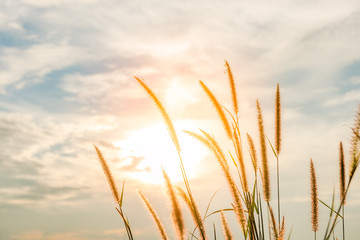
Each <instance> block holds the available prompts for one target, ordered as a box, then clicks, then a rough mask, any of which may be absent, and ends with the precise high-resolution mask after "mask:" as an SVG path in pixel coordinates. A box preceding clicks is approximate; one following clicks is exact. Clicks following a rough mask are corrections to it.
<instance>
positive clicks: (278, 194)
mask: <svg viewBox="0 0 360 240" xmlns="http://www.w3.org/2000/svg"><path fill="white" fill-rule="evenodd" d="M276 177H277V179H276V180H277V198H278V199H277V200H278V221H279V228H280V226H281V224H280V221H281V218H280V180H279V178H280V173H279V156H278V155H276ZM279 230H280V229H279Z"/></svg>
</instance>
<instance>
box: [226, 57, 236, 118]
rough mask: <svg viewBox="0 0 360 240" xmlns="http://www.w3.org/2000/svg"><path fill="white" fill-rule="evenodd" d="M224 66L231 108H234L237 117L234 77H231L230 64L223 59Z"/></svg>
mask: <svg viewBox="0 0 360 240" xmlns="http://www.w3.org/2000/svg"><path fill="white" fill-rule="evenodd" d="M225 66H226V70H227V73H228V78H229V84H230V89H231V98H232V103H233V108H234V112H235V116H236V117H237V116H238V113H239V105H238V100H237V95H236V87H235V81H234V77H233V74H232V71H231V68H230V65H229V63H228V62H227V61H225Z"/></svg>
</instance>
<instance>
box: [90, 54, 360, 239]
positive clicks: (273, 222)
mask: <svg viewBox="0 0 360 240" xmlns="http://www.w3.org/2000/svg"><path fill="white" fill-rule="evenodd" d="M225 68H226V72H227V76H228V80H229V85H230V96H231V101H232V105H233V106H232V108H230V109H232V110H231V111H230V110H228V108H225V107H224V106H223V105H221V104H220V102H219V100H218V99H217V98H216V96H215V94H214V93H213V92H212V91H211V90H210V89H209V88H208V87H207V86H206V85H205V83H204V82H202V81H200V86H201V88H202V89H203V91H204V93H205V95H206V96H207V97H208V99H209V101H210V102H211V104H212V105H213V106H214V108H215V111H216V112H217V114H218V117H219V119H220V122H221V123H222V126H223V129H224V131H225V134H226V135H227V137H228V140H227V141H230V142H231V143H232V145H231V146H232V147H231V148H230V149H227V151H224V150H223V145H225V143H222V142H219V141H218V140H217V139H216V137H215V136H213V135H211V134H209V133H208V132H206V131H204V130H201V129H200V131H199V132H195V131H193V130H186V131H185V132H186V133H187V134H188V135H189V136H191V137H193V138H195V139H197V140H198V141H200V142H201V143H203V144H204V145H205V146H206V147H207V148H208V149H209V150H210V151H211V152H212V153H213V155H214V158H215V159H216V160H217V162H218V165H219V167H220V170H221V171H222V173H223V176H224V178H225V181H226V183H227V187H228V191H229V193H230V195H231V197H232V198H231V202H230V203H229V204H230V205H231V206H232V208H231V209H218V210H216V211H214V212H212V213H210V214H205V216H204V217H202V216H201V214H200V211H199V208H198V204H197V202H196V200H195V197H194V196H193V193H192V191H191V187H190V182H189V180H188V177H187V174H186V169H185V166H184V164H183V161H182V155H181V143H180V141H179V139H178V137H177V132H176V129H175V127H174V124H173V122H172V120H171V118H170V116H169V114H168V113H167V111H166V109H165V107H164V105H163V104H162V102H161V101H160V99H159V98H158V97H157V96H156V94H155V93H154V92H153V91H152V90H151V88H150V87H148V85H147V84H146V83H145V82H144V80H141V79H140V78H138V77H135V79H136V81H137V82H138V83H139V84H140V86H141V87H142V88H143V89H144V90H145V92H146V94H147V95H148V96H149V97H150V99H152V101H153V102H154V103H155V105H156V107H157V108H158V110H159V111H160V114H161V115H162V117H163V119H164V122H165V125H166V127H167V128H168V131H169V135H170V137H171V140H172V142H173V144H174V147H175V149H176V151H177V153H178V160H179V168H180V170H181V173H182V177H183V182H184V185H185V190H183V189H182V188H180V187H179V186H175V185H173V183H171V181H170V177H171V176H170V177H169V176H168V175H167V173H166V172H165V171H164V170H163V176H164V182H165V186H166V189H167V196H168V198H169V202H170V203H171V209H170V210H169V214H170V215H171V217H172V220H173V226H174V228H175V233H176V238H177V239H179V240H183V239H189V238H191V239H202V240H207V239H208V235H209V234H208V232H209V231H210V230H208V229H206V228H205V224H204V222H205V221H206V220H207V219H208V217H209V216H212V215H217V216H218V217H219V219H220V220H221V224H222V229H223V234H224V239H235V237H233V234H232V231H231V229H230V225H229V224H228V222H227V220H226V218H225V215H224V211H231V212H232V213H233V214H234V215H235V218H236V219H237V222H238V224H239V226H238V227H239V228H240V229H241V235H242V237H241V238H239V237H236V239H245V240H247V239H249V240H265V239H268V240H272V239H274V240H283V239H285V230H286V226H285V217H284V216H281V211H280V207H281V199H280V171H279V169H280V168H279V155H280V152H281V139H282V137H281V132H282V131H281V130H282V124H281V103H280V86H279V84H277V86H276V91H275V100H274V103H275V104H274V105H275V111H274V122H275V129H274V130H275V131H274V132H275V139H274V144H272V143H271V141H270V140H269V139H268V142H267V141H266V138H267V137H266V133H265V129H264V120H263V115H262V109H261V105H260V101H259V100H257V101H256V104H254V108H256V110H257V125H258V139H257V140H254V139H253V137H251V136H250V135H249V134H248V133H247V134H246V138H247V143H248V147H247V148H244V147H243V144H242V133H241V131H240V127H239V126H240V121H239V103H238V99H237V92H236V83H235V79H234V76H233V73H232V70H231V68H230V65H229V63H228V62H227V61H226V62H225ZM352 132H353V134H352V143H351V158H350V165H349V174H348V176H349V177H348V179H347V180H346V176H345V162H346V161H345V159H344V153H343V151H344V150H343V144H342V143H340V154H339V156H340V157H339V173H340V177H339V179H340V180H339V181H340V203H339V205H338V206H335V204H334V200H333V201H332V204H331V206H329V205H328V204H326V203H325V202H326V201H322V200H320V199H319V198H318V195H317V184H316V174H315V166H314V163H313V161H312V160H310V179H309V182H310V184H311V192H310V194H309V196H310V198H311V201H310V202H311V203H310V208H311V211H312V214H311V219H309V221H311V225H312V230H313V231H314V238H315V239H316V233H317V231H318V229H319V220H318V218H319V211H318V203H319V202H320V203H322V204H324V205H325V206H327V207H328V208H329V209H330V216H329V220H328V224H327V227H326V230H325V233H324V237H323V239H326V240H327V239H330V238H334V239H335V237H336V236H335V229H336V228H337V224H338V222H339V218H341V219H342V230H343V231H342V232H343V239H345V230H344V229H345V221H344V218H345V217H344V205H345V199H346V195H347V193H348V191H349V187H350V183H351V182H352V180H353V177H354V174H355V172H356V170H357V167H358V165H359V157H360V150H359V145H360V144H359V142H360V137H359V136H360V106H359V111H358V112H357V114H356V118H355V124H354V127H353V128H352ZM257 141H258V142H259V145H260V151H259V152H260V156H261V163H260V164H259V163H258V155H257V152H258V151H257V149H256V147H255V142H257ZM267 143H268V144H267ZM268 146H270V147H271V149H272V150H273V151H272V152H273V155H274V158H276V166H277V168H276V176H277V177H276V179H277V184H276V185H277V219H276V217H275V215H274V211H273V207H272V203H271V189H270V185H271V184H270V169H269V162H268V161H269V158H268V154H267V147H268ZM244 149H247V150H248V152H244ZM95 150H96V153H97V155H98V158H99V161H100V164H101V166H102V168H103V170H104V173H105V176H106V178H107V180H108V183H109V186H110V189H111V192H112V194H113V197H114V199H115V202H116V204H117V205H118V207H117V208H116V210H117V211H118V213H119V214H120V216H121V218H122V220H123V222H124V227H125V229H126V232H127V236H128V239H133V234H132V230H131V228H130V224H129V220H128V218H127V217H126V216H125V213H124V211H123V206H122V205H123V194H124V184H123V187H122V190H121V194H120V193H119V191H118V188H117V185H116V182H115V181H114V178H113V176H112V174H111V172H110V168H109V167H108V165H107V163H106V161H105V159H104V157H103V155H102V153H101V151H100V150H99V148H98V147H96V146H95ZM225 153H226V154H225ZM245 156H248V157H249V158H250V159H251V162H252V171H253V173H254V178H252V179H253V182H250V181H249V178H248V176H247V175H248V174H249V172H250V171H251V169H246V164H245V163H244V161H245ZM234 168H235V169H236V171H237V176H236V177H235V176H233V174H232V170H231V169H234ZM259 174H260V177H259V178H258V175H259ZM236 178H239V179H236ZM259 181H261V183H259ZM237 182H239V183H240V184H237ZM261 186H262V187H261ZM139 196H140V198H141V199H142V201H143V203H144V205H145V207H146V209H147V210H148V211H149V213H150V215H151V216H152V218H153V220H154V223H155V225H156V226H157V228H158V230H159V234H160V236H161V238H162V239H173V238H171V237H168V235H167V233H166V231H165V228H164V227H163V225H162V223H161V221H160V218H159V217H158V215H157V214H156V210H155V209H154V208H153V207H152V205H151V204H150V202H149V200H148V199H147V198H146V197H145V196H144V195H143V194H142V193H141V192H140V191H139ZM178 197H180V199H182V200H183V201H184V202H185V204H186V206H187V208H188V211H189V212H190V215H191V216H192V218H193V224H194V226H193V227H192V228H190V229H195V230H197V232H196V231H195V230H194V231H190V230H189V229H186V227H185V222H184V220H183V214H184V211H185V210H184V209H182V208H181V206H180V204H179V202H178ZM133 217H134V216H133ZM281 220H282V221H281ZM213 232H214V239H216V228H215V225H214V229H213ZM288 239H290V234H289V235H288Z"/></svg>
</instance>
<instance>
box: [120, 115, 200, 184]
mask: <svg viewBox="0 0 360 240" xmlns="http://www.w3.org/2000/svg"><path fill="white" fill-rule="evenodd" d="M174 125H175V128H176V129H177V133H178V137H179V141H180V147H181V156H182V160H183V163H184V166H185V170H186V174H187V177H188V178H189V179H191V178H195V177H198V176H199V174H201V171H200V169H201V168H199V164H200V162H201V160H203V159H204V157H205V156H206V154H207V151H206V150H205V149H204V147H202V146H201V144H200V143H198V142H197V141H196V140H195V139H192V138H191V137H190V136H188V135H186V134H185V133H183V132H182V131H181V130H194V129H196V128H197V127H196V126H197V125H196V124H195V122H194V121H191V120H179V121H175V122H174ZM114 145H115V146H116V147H119V148H120V149H121V150H120V151H119V156H120V159H122V161H121V162H120V163H119V164H118V166H117V168H119V169H126V171H127V175H128V176H130V177H131V178H134V179H137V180H140V181H141V182H144V183H150V184H162V183H163V182H164V179H163V175H162V168H164V170H165V171H166V173H167V174H168V175H169V177H170V178H171V180H172V181H173V182H179V181H182V179H183V178H182V174H181V170H180V160H179V156H178V153H177V151H176V148H175V146H174V144H173V142H172V140H171V138H170V136H169V133H168V132H167V129H166V126H165V124H164V123H162V122H159V123H158V124H154V125H152V126H148V127H146V128H142V129H138V130H135V131H132V132H131V133H129V136H128V138H127V139H126V140H122V141H117V142H115V143H114Z"/></svg>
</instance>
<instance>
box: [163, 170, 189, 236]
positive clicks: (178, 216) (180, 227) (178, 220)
mask: <svg viewBox="0 0 360 240" xmlns="http://www.w3.org/2000/svg"><path fill="white" fill-rule="evenodd" d="M162 171H163V175H164V179H165V184H166V187H167V190H168V194H169V197H170V200H171V205H172V218H173V222H174V225H175V229H176V234H177V236H178V239H180V240H183V239H184V237H185V236H184V235H185V227H184V220H183V216H182V213H181V209H180V206H179V203H178V201H177V197H176V194H175V191H174V188H173V185H172V183H171V181H170V178H169V176H168V175H167V174H166V172H165V170H164V169H162Z"/></svg>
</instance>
